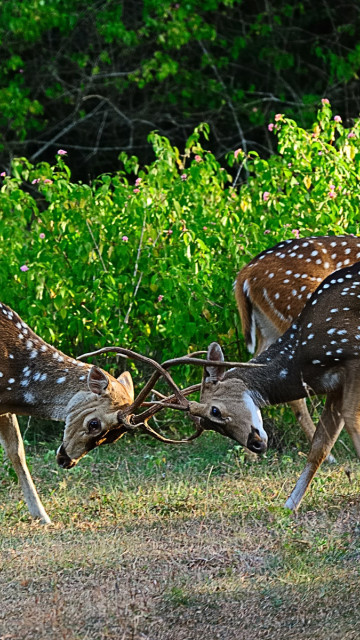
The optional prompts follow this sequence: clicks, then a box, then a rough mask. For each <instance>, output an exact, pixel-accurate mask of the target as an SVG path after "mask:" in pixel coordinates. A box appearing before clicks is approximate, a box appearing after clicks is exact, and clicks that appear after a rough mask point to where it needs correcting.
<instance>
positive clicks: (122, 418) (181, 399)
mask: <svg viewBox="0 0 360 640" xmlns="http://www.w3.org/2000/svg"><path fill="white" fill-rule="evenodd" d="M109 352H113V353H118V354H119V355H120V356H122V357H125V358H133V359H134V360H140V361H141V362H145V363H147V364H150V365H152V366H153V367H155V369H156V371H154V373H153V374H152V376H151V377H150V379H149V381H148V382H147V383H146V385H145V386H144V388H143V389H142V390H141V391H140V393H139V394H138V396H137V397H136V398H135V400H134V402H133V403H132V405H130V406H129V407H127V409H126V410H125V411H119V412H118V421H119V424H123V425H125V426H126V427H127V428H128V429H130V430H132V429H134V428H135V427H138V426H140V425H143V426H144V428H145V430H146V431H147V432H148V433H149V435H151V436H153V437H154V438H156V439H157V440H160V441H161V442H167V443H171V444H182V443H185V442H190V441H191V440H194V439H195V438H198V437H199V436H200V435H201V433H202V432H203V429H202V428H201V427H200V424H199V422H198V421H197V420H193V421H194V422H195V423H196V432H195V433H194V434H192V435H191V436H189V438H185V439H182V440H172V439H170V438H166V437H165V436H162V435H161V434H159V433H157V432H156V431H155V430H154V429H153V428H152V427H150V425H149V424H148V420H149V419H150V418H151V417H152V416H153V415H155V413H157V412H158V411H160V410H161V409H164V408H166V407H168V408H173V409H175V408H176V409H180V410H182V411H189V402H188V400H186V397H185V396H186V395H187V394H188V393H191V392H192V391H194V390H198V389H199V387H200V385H193V387H189V388H188V389H187V390H186V393H185V394H184V393H182V392H181V391H180V389H179V388H178V386H177V384H176V383H175V382H174V380H173V379H172V377H171V375H170V374H169V372H168V371H166V369H165V368H164V367H162V366H161V365H160V364H159V363H158V362H156V360H153V359H152V358H148V357H147V356H143V355H142V354H139V353H136V352H135V351H131V350H130V349H124V348H122V347H103V348H102V349H97V350H96V351H92V352H89V353H84V354H82V355H81V356H79V357H78V360H81V359H83V358H88V357H91V356H96V355H100V354H102V353H109ZM201 353H204V352H202V351H201V352H196V353H194V355H199V354H201ZM161 376H163V377H164V378H165V380H166V381H167V382H168V384H169V385H170V386H171V387H172V388H173V391H174V393H173V395H172V396H170V397H163V398H162V400H160V401H154V402H151V403H149V408H148V409H147V410H146V411H143V412H142V413H141V414H138V415H134V411H135V410H136V409H137V408H138V407H139V406H140V405H141V404H142V403H143V400H145V398H146V397H147V395H148V394H149V392H150V391H151V390H152V389H153V387H154V385H155V384H156V382H157V381H158V379H159V378H160V377H161ZM173 399H175V400H177V401H178V404H172V403H171V400H173ZM147 404H148V403H147Z"/></svg>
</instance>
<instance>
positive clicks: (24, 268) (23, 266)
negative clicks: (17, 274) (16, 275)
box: [20, 264, 29, 271]
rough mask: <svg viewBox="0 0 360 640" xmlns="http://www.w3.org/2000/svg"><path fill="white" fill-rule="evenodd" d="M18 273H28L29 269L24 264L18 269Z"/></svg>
mask: <svg viewBox="0 0 360 640" xmlns="http://www.w3.org/2000/svg"><path fill="white" fill-rule="evenodd" d="M20 271H29V267H28V266H27V265H26V264H23V265H22V266H21V267H20Z"/></svg>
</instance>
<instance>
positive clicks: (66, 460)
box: [56, 444, 76, 469]
mask: <svg viewBox="0 0 360 640" xmlns="http://www.w3.org/2000/svg"><path fill="white" fill-rule="evenodd" d="M56 462H57V463H58V465H59V467H62V468H63V469H71V467H75V465H76V460H72V459H71V458H70V457H69V456H68V454H67V453H66V450H65V447H64V445H63V444H62V445H60V447H59V448H58V450H57V452H56Z"/></svg>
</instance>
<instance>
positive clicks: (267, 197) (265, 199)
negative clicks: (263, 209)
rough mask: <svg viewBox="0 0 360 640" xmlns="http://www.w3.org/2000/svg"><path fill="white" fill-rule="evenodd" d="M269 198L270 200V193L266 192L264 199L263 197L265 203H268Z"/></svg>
mask: <svg viewBox="0 0 360 640" xmlns="http://www.w3.org/2000/svg"><path fill="white" fill-rule="evenodd" d="M269 198H270V191H264V193H263V197H262V199H263V200H264V202H267V200H269Z"/></svg>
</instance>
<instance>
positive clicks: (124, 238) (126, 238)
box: [121, 236, 129, 242]
mask: <svg viewBox="0 0 360 640" xmlns="http://www.w3.org/2000/svg"><path fill="white" fill-rule="evenodd" d="M121 240H122V241H123V242H128V240H129V238H128V237H127V236H123V237H122V238H121Z"/></svg>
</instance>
